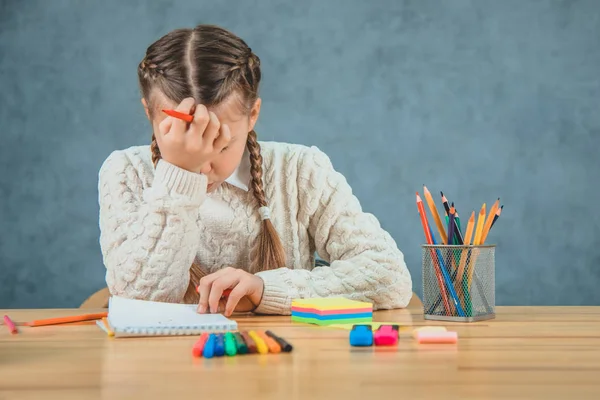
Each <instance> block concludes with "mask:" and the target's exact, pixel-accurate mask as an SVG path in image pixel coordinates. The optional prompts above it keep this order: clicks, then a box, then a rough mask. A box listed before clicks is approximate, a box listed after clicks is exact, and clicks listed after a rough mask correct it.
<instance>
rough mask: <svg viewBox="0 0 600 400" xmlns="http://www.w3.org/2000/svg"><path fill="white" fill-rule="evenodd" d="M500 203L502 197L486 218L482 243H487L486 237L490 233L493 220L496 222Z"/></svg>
mask: <svg viewBox="0 0 600 400" xmlns="http://www.w3.org/2000/svg"><path fill="white" fill-rule="evenodd" d="M499 205H500V198H498V200H496V201H495V202H494V204H493V205H492V208H490V214H489V215H488V217H487V219H486V220H485V225H484V226H483V232H482V233H481V240H480V242H481V244H484V243H485V239H486V238H487V235H488V234H489V233H490V229H491V228H492V222H494V217H495V216H496V211H497V210H498V206H499Z"/></svg>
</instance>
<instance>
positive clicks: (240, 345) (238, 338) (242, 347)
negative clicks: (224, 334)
mask: <svg viewBox="0 0 600 400" xmlns="http://www.w3.org/2000/svg"><path fill="white" fill-rule="evenodd" d="M233 337H234V338H235V342H236V345H237V353H238V354H247V353H248V346H247V345H246V342H245V341H244V338H243V337H242V335H241V334H240V333H239V332H235V333H234V334H233Z"/></svg>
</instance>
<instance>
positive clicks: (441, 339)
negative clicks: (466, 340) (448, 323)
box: [417, 331, 458, 344]
mask: <svg viewBox="0 0 600 400" xmlns="http://www.w3.org/2000/svg"><path fill="white" fill-rule="evenodd" d="M417 341H418V342H419V343H421V344H424V343H456V342H457V341H458V333H456V332H451V331H448V332H442V331H439V332H435V331H434V332H432V331H421V332H418V333H417Z"/></svg>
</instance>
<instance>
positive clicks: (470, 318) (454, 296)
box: [422, 245, 496, 322]
mask: <svg viewBox="0 0 600 400" xmlns="http://www.w3.org/2000/svg"><path fill="white" fill-rule="evenodd" d="M422 247H423V315H424V317H425V319H434V320H443V321H454V322H475V321H483V320H486V319H492V318H494V317H495V316H496V305H495V302H496V300H495V298H496V288H495V286H496V285H495V250H496V246H495V245H482V246H449V245H423V246H422Z"/></svg>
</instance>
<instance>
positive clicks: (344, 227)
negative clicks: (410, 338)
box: [256, 147, 412, 314]
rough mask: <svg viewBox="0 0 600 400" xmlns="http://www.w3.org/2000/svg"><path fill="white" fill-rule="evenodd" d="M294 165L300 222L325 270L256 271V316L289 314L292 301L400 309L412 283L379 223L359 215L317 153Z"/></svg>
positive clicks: (346, 187)
mask: <svg viewBox="0 0 600 400" xmlns="http://www.w3.org/2000/svg"><path fill="white" fill-rule="evenodd" d="M299 163H300V164H299V166H298V193H299V211H298V218H299V221H308V231H309V234H310V236H311V237H312V238H314V242H315V246H316V249H317V252H318V253H319V255H320V256H321V257H322V258H323V259H325V260H327V261H329V262H330V264H331V266H330V267H318V268H314V269H312V270H299V269H294V270H292V269H288V268H280V269H276V270H271V271H264V272H260V273H258V274H257V275H259V276H260V277H261V278H262V279H263V281H264V285H265V288H264V294H263V299H262V301H261V304H260V305H259V307H258V308H257V309H256V312H258V313H267V314H272V313H277V314H289V313H290V308H291V301H292V299H294V298H309V297H338V296H339V297H347V298H351V299H354V300H359V301H366V302H371V303H373V308H374V309H390V308H401V307H405V306H406V305H407V304H408V302H409V301H410V299H411V297H412V280H411V276H410V273H409V271H408V269H407V267H406V264H405V262H404V255H403V254H402V252H401V251H400V250H399V249H398V247H397V246H396V243H395V242H394V240H393V238H392V237H391V236H390V235H389V233H388V232H386V231H385V230H383V229H382V228H381V226H380V224H379V222H378V220H377V219H376V218H375V217H374V216H373V215H372V214H369V213H365V212H363V211H362V208H361V205H360V203H359V201H358V199H357V198H356V197H355V196H354V195H353V193H352V189H351V188H350V186H349V185H348V183H347V182H346V179H345V178H344V177H343V175H341V174H340V173H338V172H336V171H335V170H334V169H333V166H332V165H331V162H330V160H329V158H328V157H327V156H326V155H325V154H324V153H322V152H321V151H319V150H318V149H316V148H314V147H313V148H310V149H309V150H308V151H307V154H306V155H304V156H303V157H301V160H300V161H299Z"/></svg>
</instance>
